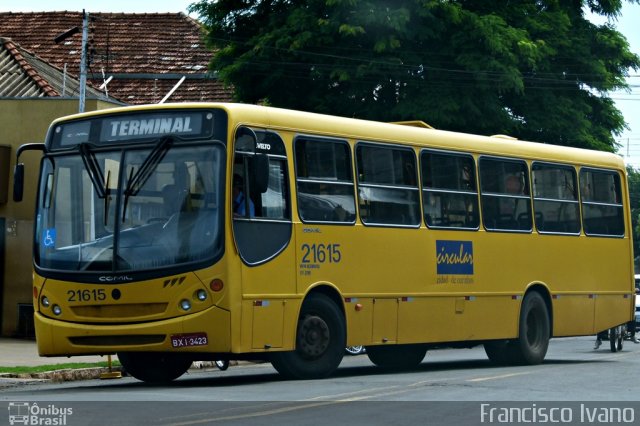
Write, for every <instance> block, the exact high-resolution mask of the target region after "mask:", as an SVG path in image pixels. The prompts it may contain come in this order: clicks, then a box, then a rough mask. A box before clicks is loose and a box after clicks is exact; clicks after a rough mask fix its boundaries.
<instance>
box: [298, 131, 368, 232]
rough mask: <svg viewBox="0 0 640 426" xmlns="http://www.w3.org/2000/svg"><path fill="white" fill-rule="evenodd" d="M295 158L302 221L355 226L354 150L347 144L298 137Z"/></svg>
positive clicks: (331, 140)
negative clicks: (352, 153)
mask: <svg viewBox="0 0 640 426" xmlns="http://www.w3.org/2000/svg"><path fill="white" fill-rule="evenodd" d="M295 158H296V186H297V195H298V214H299V215H300V218H301V219H302V220H303V221H304V222H329V223H345V224H353V223H355V218H356V204H355V199H354V191H353V173H352V171H351V149H350V147H349V145H348V144H347V142H346V141H343V140H334V139H325V138H311V137H298V138H296V140H295Z"/></svg>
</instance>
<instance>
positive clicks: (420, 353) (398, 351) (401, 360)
mask: <svg viewBox="0 0 640 426" xmlns="http://www.w3.org/2000/svg"><path fill="white" fill-rule="evenodd" d="M366 353H367V356H368V357H369V360H370V361H371V362H372V363H374V364H375V365H377V366H378V367H380V368H383V369H385V370H410V369H412V368H415V367H417V366H418V365H420V363H421V362H422V360H423V359H424V357H425V355H426V354H427V348H426V347H424V346H421V345H390V346H367V351H366Z"/></svg>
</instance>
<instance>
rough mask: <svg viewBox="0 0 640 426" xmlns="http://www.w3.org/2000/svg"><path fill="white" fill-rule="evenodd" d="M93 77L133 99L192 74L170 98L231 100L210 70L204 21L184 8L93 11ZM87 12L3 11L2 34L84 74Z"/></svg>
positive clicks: (148, 99) (155, 94)
mask: <svg viewBox="0 0 640 426" xmlns="http://www.w3.org/2000/svg"><path fill="white" fill-rule="evenodd" d="M89 17H90V25H89V28H90V32H89V40H90V46H91V49H90V50H91V52H92V54H91V55H90V56H91V63H90V65H89V69H88V73H89V79H90V80H91V81H93V83H94V85H95V86H96V87H98V86H100V85H101V84H102V83H103V77H102V75H103V74H102V73H103V72H104V75H105V77H106V78H108V77H109V76H113V79H112V80H111V81H110V82H109V84H108V85H107V90H108V92H109V95H110V96H114V97H116V98H118V99H120V100H122V101H123V102H126V103H130V104H142V103H155V102H158V101H159V100H160V99H162V98H163V97H164V96H165V94H166V93H168V92H169V90H171V88H172V87H173V86H174V85H175V84H176V83H177V82H178V81H179V80H180V78H181V77H182V76H185V77H186V79H185V80H184V82H183V83H182V84H181V85H180V87H179V88H178V89H177V90H176V91H175V92H174V94H173V95H172V96H171V97H170V98H169V100H168V101H170V102H185V101H228V100H230V99H231V94H232V89H229V88H225V87H224V86H223V85H222V83H220V82H219V81H218V80H217V79H216V78H215V76H214V75H210V74H208V71H207V69H208V63H209V60H210V59H211V56H212V53H211V52H210V51H209V50H207V49H206V47H205V45H204V42H203V39H202V35H203V33H202V31H203V29H202V26H201V25H200V24H199V23H198V22H197V21H196V20H194V19H192V18H190V17H188V16H186V15H184V14H183V13H143V14H135V13H90V14H89ZM82 19H83V16H82V12H67V11H63V12H29V13H13V12H0V22H1V23H2V24H0V36H3V37H6V38H11V39H13V40H14V41H15V42H17V43H19V44H20V45H22V46H23V47H24V48H25V49H28V50H30V51H33V52H34V53H35V54H37V55H38V56H40V57H41V58H42V59H44V60H45V61H47V62H49V63H51V64H52V65H54V66H56V67H58V68H62V67H64V64H67V69H68V71H69V73H71V74H74V75H78V74H79V72H80V70H79V68H80V56H81V44H82V31H81V30H82ZM73 27H78V28H79V29H80V32H79V33H77V34H75V35H73V36H71V37H69V38H67V39H66V40H64V41H62V42H61V43H59V44H56V43H55V42H54V39H55V37H56V36H58V35H59V34H61V33H63V32H65V31H67V30H68V29H70V28H73Z"/></svg>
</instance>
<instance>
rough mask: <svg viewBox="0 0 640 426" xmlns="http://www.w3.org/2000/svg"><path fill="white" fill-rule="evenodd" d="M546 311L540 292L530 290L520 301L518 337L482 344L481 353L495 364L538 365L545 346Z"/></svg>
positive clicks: (547, 345) (543, 354)
mask: <svg viewBox="0 0 640 426" xmlns="http://www.w3.org/2000/svg"><path fill="white" fill-rule="evenodd" d="M550 323H551V322H550V320H549V309H548V308H547V304H546V303H545V301H544V298H543V297H542V296H541V295H540V293H538V292H536V291H532V292H530V293H528V294H527V295H526V296H525V297H524V300H523V301H522V306H521V308H520V323H519V329H518V338H517V339H514V340H496V341H492V342H486V343H485V344H484V350H485V352H486V353H487V356H488V357H489V359H490V360H491V361H493V362H495V363H496V364H510V365H534V364H540V363H541V362H542V361H543V360H544V357H545V355H546V354H547V349H548V347H549V338H550V337H551V328H550Z"/></svg>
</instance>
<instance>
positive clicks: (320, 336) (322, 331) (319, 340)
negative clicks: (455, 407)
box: [298, 315, 331, 358]
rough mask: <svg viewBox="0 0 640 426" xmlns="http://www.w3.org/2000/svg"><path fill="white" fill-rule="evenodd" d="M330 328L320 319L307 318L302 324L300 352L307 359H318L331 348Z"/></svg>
mask: <svg viewBox="0 0 640 426" xmlns="http://www.w3.org/2000/svg"><path fill="white" fill-rule="evenodd" d="M330 338H331V335H330V333H329V326H328V325H327V323H326V322H324V320H323V319H322V318H320V317H317V316H312V315H310V316H307V317H305V318H304V320H302V322H301V323H300V331H299V333H298V351H299V352H300V354H301V355H302V356H304V357H305V358H318V357H320V356H321V355H322V354H324V352H325V351H326V350H327V348H328V347H329V341H330Z"/></svg>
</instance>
